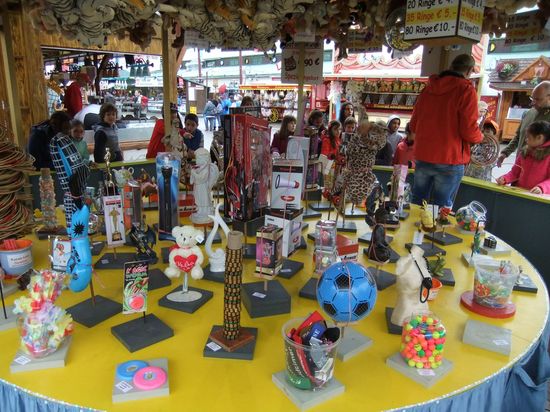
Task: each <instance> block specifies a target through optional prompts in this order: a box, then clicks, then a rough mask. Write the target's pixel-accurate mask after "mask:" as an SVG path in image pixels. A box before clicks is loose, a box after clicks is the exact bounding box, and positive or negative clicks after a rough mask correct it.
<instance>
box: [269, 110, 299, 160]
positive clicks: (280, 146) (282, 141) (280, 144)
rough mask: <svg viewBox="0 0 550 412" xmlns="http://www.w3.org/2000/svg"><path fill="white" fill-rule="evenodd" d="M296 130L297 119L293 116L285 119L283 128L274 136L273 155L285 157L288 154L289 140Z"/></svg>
mask: <svg viewBox="0 0 550 412" xmlns="http://www.w3.org/2000/svg"><path fill="white" fill-rule="evenodd" d="M295 130H296V118H295V117H294V116H291V115H288V114H287V115H286V116H285V117H283V121H282V123H281V128H280V129H279V131H278V132H277V133H275V135H274V136H273V142H271V153H278V154H279V155H281V156H283V155H285V154H286V147H287V145H288V138H289V137H290V136H291V135H292V134H294V131H295Z"/></svg>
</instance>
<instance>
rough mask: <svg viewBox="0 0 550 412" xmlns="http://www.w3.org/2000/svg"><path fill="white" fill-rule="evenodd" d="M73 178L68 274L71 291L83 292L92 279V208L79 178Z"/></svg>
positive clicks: (71, 183)
mask: <svg viewBox="0 0 550 412" xmlns="http://www.w3.org/2000/svg"><path fill="white" fill-rule="evenodd" d="M73 176H74V177H71V179H70V180H71V182H70V187H71V194H72V196H73V197H74V199H75V201H74V204H75V206H76V210H75V211H74V213H73V216H72V220H71V227H70V228H69V236H70V237H71V257H70V258H69V261H68V262H67V273H68V274H69V275H71V281H70V282H69V289H71V290H72V291H73V292H81V291H83V290H84V289H86V287H87V286H88V284H89V283H90V280H91V279H92V250H91V248H90V238H89V237H88V221H89V220H90V207H89V206H88V205H87V204H86V203H85V202H84V201H83V200H82V191H81V190H80V187H79V186H78V182H77V177H76V175H73Z"/></svg>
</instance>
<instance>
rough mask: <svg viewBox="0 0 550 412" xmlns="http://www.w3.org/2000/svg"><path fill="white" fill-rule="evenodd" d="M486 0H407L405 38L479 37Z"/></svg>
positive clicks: (477, 39)
mask: <svg viewBox="0 0 550 412" xmlns="http://www.w3.org/2000/svg"><path fill="white" fill-rule="evenodd" d="M484 7H485V0H407V14H406V17H405V40H407V41H410V40H433V39H443V38H451V39H450V41H452V40H453V39H452V38H455V40H458V39H462V40H464V39H466V40H472V41H479V40H480V39H481V24H482V22H483V10H484Z"/></svg>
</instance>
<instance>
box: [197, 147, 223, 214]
mask: <svg viewBox="0 0 550 412" xmlns="http://www.w3.org/2000/svg"><path fill="white" fill-rule="evenodd" d="M195 161H196V166H195V167H193V168H192V169H191V184H192V185H193V196H194V197H195V205H196V206H197V210H196V211H195V213H193V214H192V215H191V221H192V222H193V223H208V222H210V218H209V217H208V215H211V214H212V213H213V212H214V208H213V206H212V187H213V186H214V184H216V181H217V180H218V174H219V170H218V167H217V166H216V165H214V164H212V163H211V162H210V152H209V151H208V150H206V149H204V148H202V147H201V148H200V149H197V150H196V151H195Z"/></svg>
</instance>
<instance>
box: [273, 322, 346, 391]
mask: <svg viewBox="0 0 550 412" xmlns="http://www.w3.org/2000/svg"><path fill="white" fill-rule="evenodd" d="M304 320H305V318H299V319H291V320H289V321H288V322H286V323H285V324H284V325H283V329H282V334H283V340H284V345H285V358H286V379H287V381H288V382H289V383H290V384H291V385H293V386H294V387H296V388H298V389H303V390H311V391H314V390H319V389H321V388H323V387H324V386H325V385H326V384H327V383H328V382H330V380H331V379H332V376H333V374H334V364H335V359H336V352H337V348H338V344H339V343H340V338H338V340H336V342H334V343H331V344H325V345H320V346H309V345H301V344H299V343H296V342H294V341H293V340H292V339H291V338H290V337H289V336H288V332H290V330H292V329H296V328H298V327H299V326H300V325H301V324H302V322H303V321H304ZM329 326H333V325H329Z"/></svg>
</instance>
